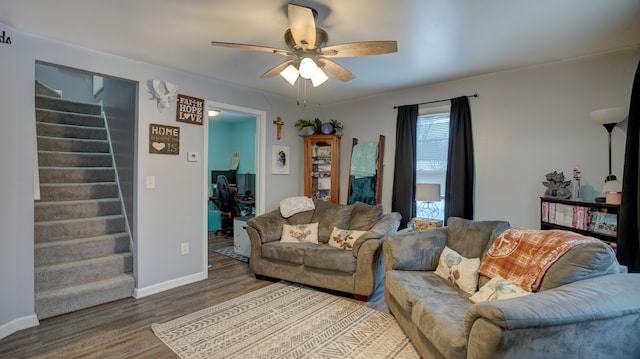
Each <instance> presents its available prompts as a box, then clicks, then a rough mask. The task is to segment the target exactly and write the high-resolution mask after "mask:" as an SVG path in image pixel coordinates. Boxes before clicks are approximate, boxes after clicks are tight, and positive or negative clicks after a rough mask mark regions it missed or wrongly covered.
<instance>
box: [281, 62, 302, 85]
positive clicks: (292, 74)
mask: <svg viewBox="0 0 640 359" xmlns="http://www.w3.org/2000/svg"><path fill="white" fill-rule="evenodd" d="M280 76H282V77H284V79H285V80H287V82H288V83H290V84H291V86H293V84H295V83H296V80H297V79H298V69H296V67H295V66H293V65H289V66H287V67H286V68H285V69H284V70H282V71H281V72H280Z"/></svg>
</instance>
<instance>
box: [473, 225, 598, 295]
mask: <svg viewBox="0 0 640 359" xmlns="http://www.w3.org/2000/svg"><path fill="white" fill-rule="evenodd" d="M590 241H595V242H597V241H598V240H597V239H595V238H592V237H586V236H583V235H580V234H578V233H574V232H570V231H562V230H534V229H525V228H510V229H508V230H506V231H504V232H503V233H502V234H501V235H500V236H499V237H498V238H497V239H496V241H495V242H494V243H493V245H492V246H491V248H489V251H487V255H486V256H485V257H484V259H483V260H482V263H481V264H480V268H479V269H478V272H479V273H480V274H483V275H486V276H487V277H489V278H493V277H495V276H496V275H498V274H499V275H500V276H502V278H505V279H507V280H509V281H511V282H512V283H514V284H516V285H517V286H519V287H520V288H522V289H524V290H526V291H529V292H533V291H535V290H536V289H538V287H539V286H540V282H541V281H542V276H544V274H545V273H546V271H547V269H549V267H551V265H552V264H553V263H555V261H557V260H558V259H559V258H560V257H562V255H563V254H565V253H566V252H567V251H568V250H569V249H571V248H572V247H574V246H575V245H577V244H581V243H586V242H590Z"/></svg>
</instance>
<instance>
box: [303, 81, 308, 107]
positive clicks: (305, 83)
mask: <svg viewBox="0 0 640 359" xmlns="http://www.w3.org/2000/svg"><path fill="white" fill-rule="evenodd" d="M303 106H304V107H307V80H304V105H303Z"/></svg>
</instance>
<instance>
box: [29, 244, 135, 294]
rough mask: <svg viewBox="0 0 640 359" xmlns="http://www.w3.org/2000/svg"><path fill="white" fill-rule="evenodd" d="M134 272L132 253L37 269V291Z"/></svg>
mask: <svg viewBox="0 0 640 359" xmlns="http://www.w3.org/2000/svg"><path fill="white" fill-rule="evenodd" d="M131 272H133V256H132V255H131V252H125V253H116V254H112V255H109V256H103V257H98V258H91V259H82V260H79V261H72V262H65V263H58V264H50V265H44V266H36V267H35V273H34V274H35V287H36V291H40V290H43V289H52V288H60V287H65V286H70V285H77V284H81V283H86V282H91V281H97V280H102V279H107V278H109V277H113V276H116V275H119V274H122V273H131Z"/></svg>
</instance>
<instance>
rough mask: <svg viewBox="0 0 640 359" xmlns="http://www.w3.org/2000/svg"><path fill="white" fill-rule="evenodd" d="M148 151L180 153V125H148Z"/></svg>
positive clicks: (168, 153)
mask: <svg viewBox="0 0 640 359" xmlns="http://www.w3.org/2000/svg"><path fill="white" fill-rule="evenodd" d="M149 126H150V127H149V153H159V154H163V155H178V154H180V127H174V126H165V125H158V124H155V123H152V124H150V125H149Z"/></svg>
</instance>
